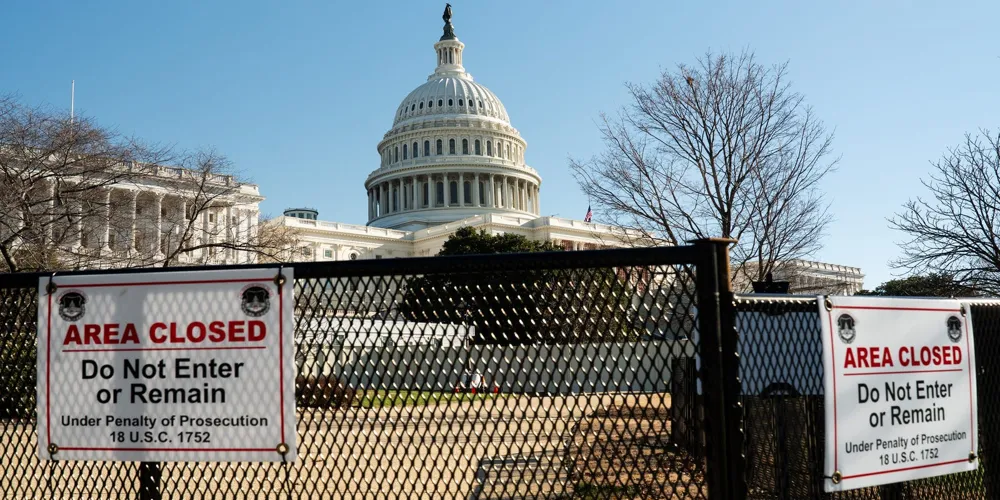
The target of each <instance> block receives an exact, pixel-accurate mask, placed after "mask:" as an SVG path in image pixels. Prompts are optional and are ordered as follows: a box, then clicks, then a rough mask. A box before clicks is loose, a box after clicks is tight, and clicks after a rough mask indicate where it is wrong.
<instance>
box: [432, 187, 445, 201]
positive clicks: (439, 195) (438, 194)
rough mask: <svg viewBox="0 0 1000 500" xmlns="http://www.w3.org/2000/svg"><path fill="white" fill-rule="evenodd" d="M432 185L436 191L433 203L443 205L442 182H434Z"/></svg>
mask: <svg viewBox="0 0 1000 500" xmlns="http://www.w3.org/2000/svg"><path fill="white" fill-rule="evenodd" d="M434 186H435V189H434V190H435V191H437V192H436V193H434V204H435V205H444V183H443V182H435V183H434Z"/></svg>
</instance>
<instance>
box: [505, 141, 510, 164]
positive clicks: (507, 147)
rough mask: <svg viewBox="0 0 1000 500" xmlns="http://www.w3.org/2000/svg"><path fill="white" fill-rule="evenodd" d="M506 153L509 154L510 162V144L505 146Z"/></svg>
mask: <svg viewBox="0 0 1000 500" xmlns="http://www.w3.org/2000/svg"><path fill="white" fill-rule="evenodd" d="M504 153H506V154H507V156H506V158H507V159H508V160H509V159H510V144H505V145H504Z"/></svg>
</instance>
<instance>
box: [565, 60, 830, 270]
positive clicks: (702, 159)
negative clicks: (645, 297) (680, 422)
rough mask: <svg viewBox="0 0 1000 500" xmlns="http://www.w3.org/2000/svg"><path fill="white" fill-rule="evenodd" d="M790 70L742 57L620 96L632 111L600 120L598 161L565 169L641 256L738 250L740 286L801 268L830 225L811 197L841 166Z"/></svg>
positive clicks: (817, 196) (704, 63)
mask: <svg viewBox="0 0 1000 500" xmlns="http://www.w3.org/2000/svg"><path fill="white" fill-rule="evenodd" d="M786 68H787V65H779V66H774V67H765V66H763V65H761V64H759V63H757V62H756V61H755V59H754V56H753V54H752V53H747V52H744V53H742V54H740V55H737V56H733V55H719V56H713V55H712V54H710V53H709V54H707V55H706V56H705V57H704V58H702V59H700V60H699V61H698V64H697V65H696V66H694V67H689V66H685V65H681V66H679V67H678V69H677V70H676V71H674V72H670V71H664V72H663V73H662V74H661V76H660V78H659V79H658V80H657V81H656V82H655V83H654V84H652V85H651V86H643V85H637V84H631V83H630V84H627V88H628V90H629V94H630V96H631V101H632V102H631V103H630V105H628V106H625V107H623V108H622V109H621V110H620V111H619V113H618V114H617V116H616V117H614V118H609V117H608V116H607V115H603V114H602V122H601V132H602V135H603V139H604V143H605V147H606V149H605V151H604V152H602V153H601V154H599V155H597V156H596V157H594V158H592V159H590V160H588V161H577V160H571V168H572V170H573V172H574V175H575V177H576V179H577V181H578V183H579V184H580V186H581V188H582V189H583V191H584V192H585V193H586V194H587V195H588V196H589V197H590V198H591V200H593V203H594V205H595V206H596V207H597V211H598V212H599V213H600V214H601V215H603V216H604V217H606V218H607V219H609V221H610V222H612V223H613V224H616V225H619V226H623V227H626V228H629V229H633V230H635V231H636V232H637V234H638V235H639V236H638V237H637V238H635V240H636V242H637V243H638V244H647V243H648V242H650V241H651V242H654V243H656V244H666V245H676V244H679V243H684V242H685V241H687V240H691V239H695V238H703V237H722V238H733V239H736V240H738V243H736V244H735V245H734V246H733V248H732V253H731V258H732V270H733V278H734V280H737V278H740V279H739V280H738V281H740V282H744V283H746V282H749V281H750V280H762V279H763V278H764V277H765V276H766V275H767V274H768V273H769V272H772V271H773V270H774V269H775V266H776V264H777V263H780V262H782V261H785V260H789V259H797V258H802V257H805V256H808V255H809V254H811V253H812V252H814V251H815V250H817V249H818V248H819V247H820V238H821V236H822V235H823V232H824V230H825V227H826V225H827V222H828V218H827V213H826V211H827V206H826V204H825V203H824V202H823V200H822V196H821V193H820V192H819V190H818V185H819V183H820V181H821V180H822V179H823V177H824V176H825V175H826V174H827V173H829V172H830V171H832V169H833V167H834V165H835V164H836V161H837V160H836V159H831V158H829V156H830V152H831V151H830V150H831V143H832V135H831V134H828V133H827V132H826V130H825V128H824V127H823V125H822V123H821V122H820V121H818V120H817V119H816V117H815V116H814V115H813V112H812V110H811V108H809V107H808V106H806V105H805V104H804V100H803V97H802V96H801V95H800V94H798V93H795V92H793V91H791V90H790V87H789V84H788V82H787V81H786V80H787V75H786V71H787V70H786Z"/></svg>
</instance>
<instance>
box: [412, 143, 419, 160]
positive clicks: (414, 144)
mask: <svg viewBox="0 0 1000 500" xmlns="http://www.w3.org/2000/svg"><path fill="white" fill-rule="evenodd" d="M412 151H413V157H414V158H416V157H417V151H420V146H418V145H417V143H415V142H414V143H413V149H412Z"/></svg>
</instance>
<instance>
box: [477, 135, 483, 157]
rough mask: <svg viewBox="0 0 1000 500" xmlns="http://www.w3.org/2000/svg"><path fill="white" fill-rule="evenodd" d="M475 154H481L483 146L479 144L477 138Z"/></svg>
mask: <svg viewBox="0 0 1000 500" xmlns="http://www.w3.org/2000/svg"><path fill="white" fill-rule="evenodd" d="M476 154H477V155H481V154H483V148H482V147H481V145H480V144H479V139H476Z"/></svg>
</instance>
